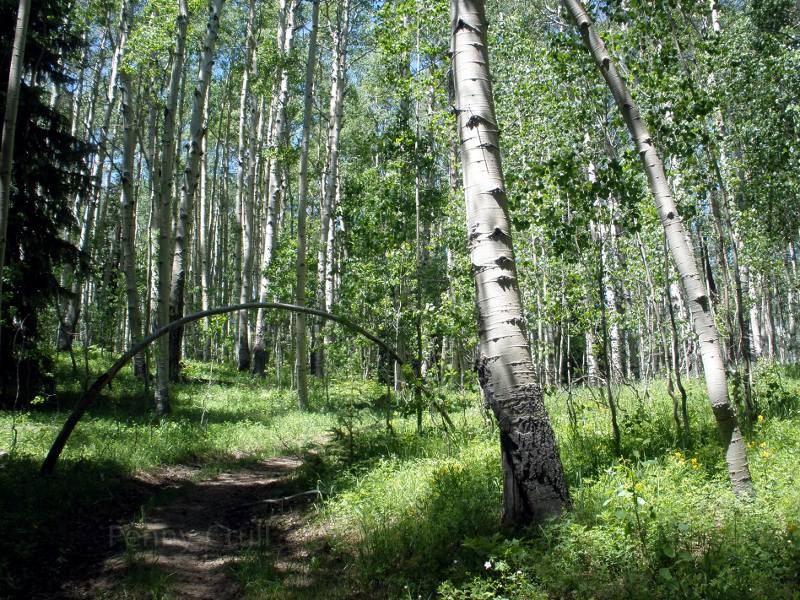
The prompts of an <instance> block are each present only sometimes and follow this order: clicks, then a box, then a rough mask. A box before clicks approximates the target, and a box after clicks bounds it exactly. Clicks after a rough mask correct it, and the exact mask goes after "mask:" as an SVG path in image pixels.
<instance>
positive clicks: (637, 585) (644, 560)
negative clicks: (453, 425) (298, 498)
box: [249, 367, 800, 599]
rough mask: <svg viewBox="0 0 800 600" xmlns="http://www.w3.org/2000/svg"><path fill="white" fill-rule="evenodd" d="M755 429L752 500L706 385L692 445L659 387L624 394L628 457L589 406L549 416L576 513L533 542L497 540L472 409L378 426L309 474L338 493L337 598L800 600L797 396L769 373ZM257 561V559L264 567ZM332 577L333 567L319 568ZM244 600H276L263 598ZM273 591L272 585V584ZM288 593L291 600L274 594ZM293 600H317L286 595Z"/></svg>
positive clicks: (491, 467) (583, 401)
mask: <svg viewBox="0 0 800 600" xmlns="http://www.w3.org/2000/svg"><path fill="white" fill-rule="evenodd" d="M757 382H758V383H757V386H756V392H757V400H758V402H759V406H760V411H761V412H762V417H763V420H760V421H758V422H757V423H756V424H754V425H753V426H751V427H747V428H746V430H747V439H748V443H749V456H750V461H751V470H752V474H753V478H754V480H755V484H756V487H757V490H758V497H757V498H756V500H755V501H753V502H750V503H745V502H742V501H741V500H738V499H736V498H735V497H734V496H733V494H732V493H731V492H730V490H729V484H728V481H727V475H726V470H725V465H724V460H723V456H722V449H721V446H720V444H719V442H718V439H717V434H716V428H715V425H714V422H713V419H712V416H711V412H710V409H709V407H708V406H707V404H706V400H705V397H704V392H703V387H702V384H701V382H697V381H690V382H689V396H690V397H689V405H690V418H691V423H692V436H691V439H690V440H689V441H688V444H687V447H683V441H682V440H681V439H680V436H679V435H678V434H677V433H676V427H675V425H674V422H673V420H672V404H671V400H670V399H669V397H668V396H667V394H666V390H665V387H664V386H663V385H661V384H651V385H650V386H649V389H647V390H644V389H643V388H642V387H638V388H636V389H632V388H620V389H618V390H616V393H617V395H618V401H619V403H620V423H621V428H622V448H621V453H620V454H621V456H620V455H616V454H615V453H614V450H613V443H612V439H611V429H610V424H609V418H610V417H609V414H608V411H607V409H606V408H605V407H604V406H602V405H600V404H599V403H598V400H599V399H600V396H599V392H598V391H590V390H579V391H576V392H575V393H574V394H573V396H572V398H571V399H569V400H570V401H571V402H572V403H573V406H574V413H575V414H576V415H577V423H576V426H573V425H572V424H571V422H570V418H569V415H568V410H567V400H568V398H567V396H566V394H565V393H564V392H558V393H553V394H551V395H549V396H548V398H547V403H548V408H549V411H550V414H551V416H552V420H553V423H554V427H555V429H556V433H557V436H558V438H559V441H560V448H561V455H562V458H563V462H564V465H565V469H566V472H567V477H568V479H569V481H570V486H571V492H572V498H573V501H574V510H572V511H571V512H569V513H567V514H565V515H564V516H563V517H561V518H560V519H557V520H554V521H551V522H548V523H546V524H544V525H542V526H538V527H535V528H532V529H530V530H527V531H517V532H513V533H512V532H503V531H501V530H500V529H499V527H498V523H499V516H500V515H499V508H500V500H501V480H500V466H499V456H498V446H497V441H496V431H493V430H492V429H491V428H487V427H486V426H485V425H484V423H485V421H484V419H483V416H482V415H481V412H480V411H479V410H478V409H477V408H476V407H473V408H472V409H467V410H466V411H465V412H464V413H463V415H464V419H462V420H464V422H465V424H466V425H465V426H462V427H463V428H462V431H460V432H459V433H458V434H456V435H451V436H445V435H443V434H442V432H441V431H428V432H427V433H426V434H424V435H422V436H418V435H416V434H414V432H413V424H412V422H411V420H407V419H398V420H396V421H395V422H394V433H391V432H388V431H386V430H385V429H381V428H379V427H378V425H379V422H378V420H377V418H376V419H375V422H374V423H372V424H369V423H367V424H365V425H364V430H363V431H362V432H360V433H359V434H358V435H356V436H355V442H354V446H355V447H354V449H349V448H348V449H347V450H345V446H346V445H347V444H346V443H345V442H346V440H343V439H339V440H334V441H333V442H332V444H331V445H330V447H329V449H328V452H327V453H325V454H324V455H323V456H322V458H321V464H315V465H313V469H314V475H315V476H316V477H317V478H318V479H319V480H320V481H321V482H322V487H323V488H327V489H329V490H330V491H331V494H330V495H329V496H328V499H327V500H326V501H325V502H324V503H323V505H322V506H321V507H320V511H319V514H318V527H319V528H320V530H321V531H324V532H326V535H327V537H328V539H329V543H330V545H331V547H332V550H333V554H332V557H331V558H330V559H329V560H328V563H329V565H330V564H332V565H338V567H337V568H338V572H339V573H341V574H347V577H346V578H345V579H346V582H344V581H342V578H341V576H340V578H339V579H338V580H337V581H338V588H337V589H338V590H339V591H338V593H339V594H340V595H341V596H342V597H346V596H348V595H350V596H353V595H360V596H363V597H388V598H418V597H422V598H427V597H434V596H437V595H438V596H441V597H444V598H453V599H455V598H495V597H496V598H519V599H523V598H525V599H527V598H665V599H666V598H723V597H731V595H736V596H739V597H747V598H798V597H800V593H799V592H798V591H797V590H798V589H800V550H798V545H799V544H800V533H798V526H800V485H798V484H800V475H798V473H797V469H796V465H797V456H798V455H799V454H800V413H798V410H797V407H798V400H800V393H798V389H799V388H800V382H799V381H798V380H797V379H793V378H790V377H788V375H787V373H785V372H784V373H782V372H781V370H780V369H777V368H774V367H770V368H762V369H761V370H760V371H759V373H758V379H757ZM263 559H264V557H263V556H261V557H260V558H259V560H263ZM328 568H329V569H330V566H329V567H328ZM249 576H250V577H251V579H250V588H249V589H250V595H249V597H252V598H273V597H278V596H276V595H274V593H273V592H270V591H269V589H270V588H267V587H264V588H263V589H259V586H258V576H257V575H255V576H254V574H253V573H252V571H251V572H250V573H249ZM270 582H271V585H272V586H273V588H272V589H274V585H275V575H274V573H273V574H272V575H271V579H270ZM282 593H283V594H287V592H286V589H285V588H284V589H283V592H282ZM286 597H297V598H313V597H318V596H315V595H314V592H313V591H312V592H308V593H306V592H304V591H303V590H302V589H295V590H294V591H293V592H292V595H289V596H286Z"/></svg>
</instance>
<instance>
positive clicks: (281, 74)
mask: <svg viewBox="0 0 800 600" xmlns="http://www.w3.org/2000/svg"><path fill="white" fill-rule="evenodd" d="M280 2H281V4H282V6H281V7H280V11H281V13H282V14H283V18H282V19H281V23H280V25H279V30H280V31H279V33H278V53H279V56H280V59H279V62H278V64H279V67H278V73H277V77H276V80H277V81H278V82H279V83H278V85H277V88H276V95H275V98H273V102H272V109H273V111H274V114H275V119H274V122H273V124H272V131H271V133H270V142H271V144H270V150H271V152H270V154H271V156H272V158H271V160H270V168H269V188H268V193H267V215H266V221H267V222H266V226H265V228H264V244H263V252H262V256H261V269H260V273H261V277H260V278H259V285H258V300H259V302H266V301H267V294H268V292H269V278H268V276H267V273H268V269H269V267H270V264H272V256H273V254H274V252H275V246H276V244H277V240H278V209H279V206H278V204H279V202H278V199H279V193H280V179H281V177H280V169H281V164H282V163H281V160H280V147H281V144H283V143H284V142H285V140H284V138H285V135H284V133H285V132H286V106H287V104H288V102H289V70H288V68H287V67H286V65H285V61H286V57H287V56H289V54H290V53H291V51H292V47H293V42H294V22H295V14H296V12H297V8H298V5H297V2H296V0H289V1H288V2H287V0H280ZM266 331H267V323H266V311H265V310H264V309H261V310H259V311H258V314H257V316H256V336H255V343H254V344H253V373H255V374H257V375H261V376H264V374H265V369H266V363H267V349H266Z"/></svg>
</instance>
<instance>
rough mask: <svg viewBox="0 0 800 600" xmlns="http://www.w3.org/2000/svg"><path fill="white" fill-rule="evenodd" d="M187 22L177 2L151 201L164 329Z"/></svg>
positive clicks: (161, 353) (165, 396) (159, 383)
mask: <svg viewBox="0 0 800 600" xmlns="http://www.w3.org/2000/svg"><path fill="white" fill-rule="evenodd" d="M188 22H189V13H188V8H187V3H186V0H179V11H178V18H177V19H176V30H177V34H176V35H177V37H176V40H175V54H174V55H173V57H172V70H171V72H170V77H169V88H168V92H167V102H166V105H165V107H164V127H163V131H162V137H161V165H160V173H159V184H160V185H159V189H158V191H157V195H156V198H155V206H156V207H157V211H158V258H157V262H158V268H157V274H158V283H157V285H156V296H157V299H156V314H157V319H156V321H157V327H164V326H166V325H167V324H168V323H169V300H170V287H171V283H172V254H173V248H172V245H173V244H172V241H173V240H172V197H173V183H174V182H173V179H174V172H175V113H176V110H177V108H178V97H179V95H180V89H181V75H182V73H183V60H184V54H185V49H186V30H187V27H188ZM155 408H156V413H157V414H163V413H166V412H169V337H162V338H160V339H159V341H158V346H157V354H156V395H155Z"/></svg>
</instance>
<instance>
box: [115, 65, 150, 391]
mask: <svg viewBox="0 0 800 600" xmlns="http://www.w3.org/2000/svg"><path fill="white" fill-rule="evenodd" d="M120 103H121V105H122V203H121V206H120V220H121V228H122V229H121V232H120V245H121V246H122V271H123V273H124V275H125V297H126V299H127V302H128V330H129V332H130V345H131V346H135V345H136V344H138V343H139V342H140V341H141V340H142V311H141V307H140V305H139V280H138V278H137V277H136V246H135V243H134V242H135V240H136V219H135V217H134V215H135V213H136V195H135V192H134V188H133V177H134V174H133V169H134V154H135V152H136V135H137V133H136V129H137V127H136V118H135V116H134V111H133V106H132V104H133V101H132V98H131V82H130V77H129V76H128V74H127V73H125V72H124V71H123V72H122V73H120ZM133 372H134V373H135V374H136V375H138V376H144V377H146V376H147V374H146V373H145V364H144V354H137V355H136V356H135V357H134V358H133Z"/></svg>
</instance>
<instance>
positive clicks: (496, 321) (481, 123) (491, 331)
mask: <svg viewBox="0 0 800 600" xmlns="http://www.w3.org/2000/svg"><path fill="white" fill-rule="evenodd" d="M450 11H451V18H452V21H451V26H452V28H451V33H452V57H453V58H452V61H453V63H452V64H453V66H452V71H453V80H454V88H455V104H454V106H455V111H456V114H457V115H458V130H459V134H460V137H461V164H462V166H463V171H464V192H465V197H466V198H465V199H466V208H467V236H468V239H469V247H470V257H471V261H472V268H473V274H474V278H475V290H476V303H477V314H478V335H479V340H480V343H479V347H480V357H479V360H478V376H479V378H480V381H481V385H482V387H483V389H484V390H485V393H486V397H487V400H488V402H489V405H490V406H491V408H492V410H493V411H494V414H495V416H496V417H497V420H498V422H499V426H500V444H501V451H502V462H503V472H504V485H503V523H504V524H506V525H521V524H525V523H529V522H531V521H536V520H541V519H543V518H545V517H547V516H549V515H553V514H557V513H558V512H560V511H561V510H563V509H564V508H566V507H569V506H570V497H569V491H568V489H567V485H566V482H565V481H564V474H563V468H562V466H561V459H560V457H559V453H558V447H557V445H556V439H555V435H554V433H553V429H552V427H551V425H550V420H549V418H548V416H547V412H546V410H545V406H544V398H543V394H542V389H541V387H540V386H539V385H538V384H537V383H536V381H535V377H534V366H533V361H532V359H531V351H530V346H529V344H528V338H527V335H526V332H525V328H524V325H523V324H524V314H523V311H522V302H521V297H520V290H519V286H518V279H517V271H516V264H515V260H514V250H513V247H512V243H511V220H510V218H509V214H508V200H507V198H506V192H505V182H504V180H503V173H502V169H501V164H500V147H499V145H500V139H499V138H500V136H499V129H498V126H497V122H496V119H495V113H494V101H493V98H492V87H491V80H490V75H489V63H488V55H489V53H488V49H487V47H486V29H487V24H486V16H485V10H484V2H483V0H451V2H450Z"/></svg>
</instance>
